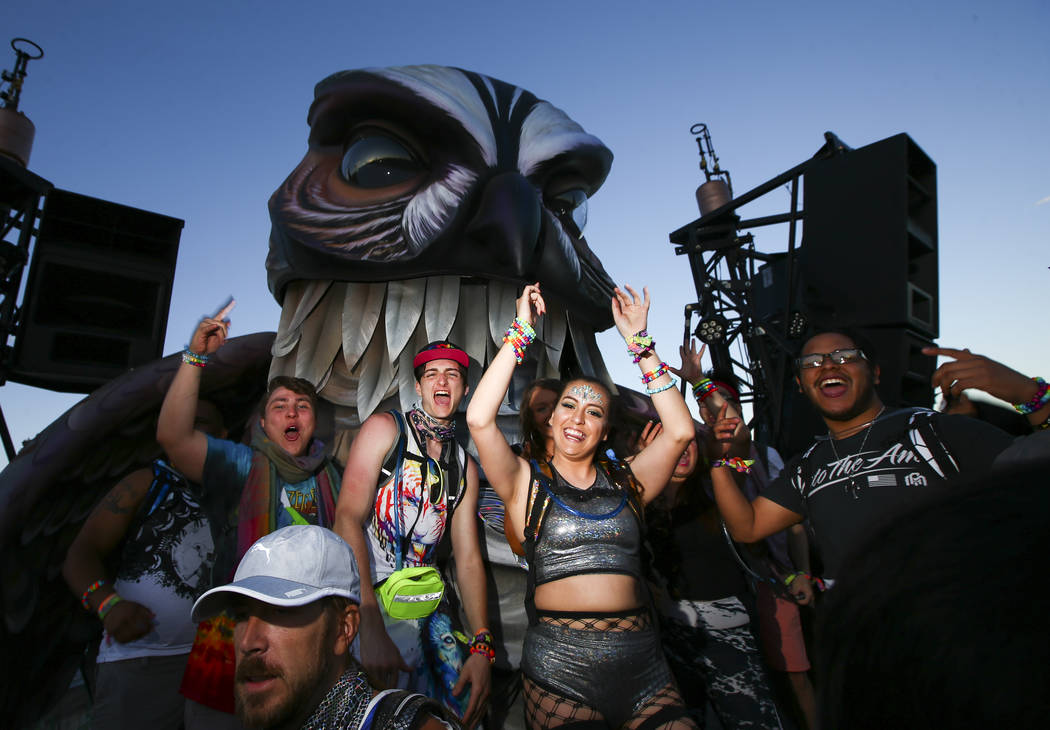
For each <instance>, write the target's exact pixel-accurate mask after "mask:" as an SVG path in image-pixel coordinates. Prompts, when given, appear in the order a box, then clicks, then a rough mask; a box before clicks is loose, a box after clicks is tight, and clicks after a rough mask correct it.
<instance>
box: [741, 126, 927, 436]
mask: <svg viewBox="0 0 1050 730" xmlns="http://www.w3.org/2000/svg"><path fill="white" fill-rule="evenodd" d="M803 179H804V182H803V194H804V210H805V216H804V224H803V234H802V245H801V247H800V249H799V250H798V253H797V259H796V262H795V267H794V275H793V278H794V289H795V297H794V301H796V302H797V303H798V305H797V308H796V309H797V311H798V312H800V313H801V314H802V315H804V316H805V318H806V319H807V320H808V322H809V324H810V327H809V331H810V332H814V331H819V330H820V329H824V328H828V327H831V328H835V327H851V328H854V329H858V330H860V331H861V333H862V334H863V335H864V336H865V337H867V338H868V339H869V340H870V341H871V343H872V344H873V345H874V347H875V349H876V350H877V355H876V357H877V360H878V365H879V366H880V368H881V371H882V375H881V380H880V384H879V388H878V389H879V395H880V397H881V398H882V400H883V402H885V403H886V404H887V405H889V406H926V407H929V406H930V405H931V404H932V401H933V391H932V388H931V387H930V377H931V376H932V374H933V370H934V368H935V359H934V358H931V357H927V356H925V355H923V354H922V353H921V348H922V347H924V346H926V345H930V344H932V343H933V339H934V338H936V337H937V336H938V309H937V295H938V286H937V168H936V165H935V164H934V163H933V161H932V160H931V159H930V158H929V157H928V156H927V155H926V154H925V153H924V152H923V151H922V150H921V149H920V148H919V146H918V145H917V144H915V142H914V141H913V140H912V139H911V138H910V137H909V136H908V135H906V134H898V135H896V136H894V137H890V138H888V139H884V140H881V141H879V142H875V143H873V144H870V145H868V146H866V147H862V148H859V149H856V150H849V151H846V152H844V153H842V154H839V155H836V156H833V157H829V158H827V159H824V160H820V161H818V162H816V163H815V164H813V165H812V166H811V167H810V168H809V169H808V170H807V171H806V173H805V175H804V178H803ZM771 259H772V260H770V261H769V262H768V263H766V264H764V265H763V266H762V267H760V269H759V271H758V272H757V281H756V282H755V289H754V302H755V313H756V318H758V319H764V320H766V321H770V322H777V321H780V320H781V318H783V317H785V316H790V313H786V312H784V311H783V307H784V305H783V303H784V302H785V301H786V300H787V297H786V294H787V289H788V281H787V278H788V268H789V267H788V261H787V258H786V254H785V255H782V256H780V257H777V256H773V257H771ZM801 339H803V340H804V339H805V338H804V337H803V338H801ZM801 344H802V342H801V341H799V342H798V345H800V346H801ZM783 392H784V400H783V408H782V421H781V422H782V423H784V424H787V426H788V427H787V428H786V429H785V430H784V433H782V438H781V439H780V443H779V444H778V446H779V447H780V448H781V449H782V450H784V451H786V452H787V453H794V452H796V451H798V450H799V449H801V448H803V447H804V446H805V445H807V444H808V443H809V442H810V440H811V438H812V435H813V433H817V432H823V430H824V426H823V423H822V422H821V421H820V419H819V418H818V417H817V416H816V414H815V413H814V412H813V410H812V408H811V407H810V406H809V404H808V403H806V402H805V400H804V399H803V397H802V396H801V395H800V394H799V393H798V391H797V388H796V386H795V384H794V381H793V374H792V375H789V376H788V378H787V381H786V382H785V383H784V391H783Z"/></svg>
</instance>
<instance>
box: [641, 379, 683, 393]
mask: <svg viewBox="0 0 1050 730" xmlns="http://www.w3.org/2000/svg"><path fill="white" fill-rule="evenodd" d="M676 385H678V381H677V380H675V379H674V378H673V377H672V378H671V382H670V383H664V384H663V385H659V386H657V387H655V388H649V387H647V388H646V389H645V392H646V393H648V394H649V395H656V394H657V393H663V392H664V391H665V390H670V389H671V388H673V387H675V386H676Z"/></svg>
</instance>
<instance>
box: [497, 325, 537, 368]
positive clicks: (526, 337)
mask: <svg viewBox="0 0 1050 730" xmlns="http://www.w3.org/2000/svg"><path fill="white" fill-rule="evenodd" d="M534 339H536V330H534V329H533V328H532V325H531V324H529V323H528V322H526V321H525V320H523V319H522V318H521V317H515V318H514V321H513V322H511V323H510V329H508V330H507V334H505V335H503V341H504V342H509V343H510V346H511V347H513V348H514V360H515V361H516V362H517V363H518V365H521V363H522V362H524V361H525V348H526V347H528V346H529V345H530V344H531V343H532V341H533V340H534Z"/></svg>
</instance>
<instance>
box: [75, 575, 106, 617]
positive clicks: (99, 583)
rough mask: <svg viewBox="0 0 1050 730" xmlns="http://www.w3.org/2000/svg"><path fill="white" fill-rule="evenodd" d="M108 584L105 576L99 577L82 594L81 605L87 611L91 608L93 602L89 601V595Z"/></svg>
mask: <svg viewBox="0 0 1050 730" xmlns="http://www.w3.org/2000/svg"><path fill="white" fill-rule="evenodd" d="M104 585H106V579H105V578H99V579H98V580H96V581H95V582H94V583H92V584H91V585H89V586H88V587H87V590H86V591H84V592H83V593H81V594H80V605H82V606H83V607H84V610H85V611H90V610H91V604H90V603H88V596H90V595H91V594H92V593H94V592H95V591H97V590H98V589H99V588H101V587H102V586H104Z"/></svg>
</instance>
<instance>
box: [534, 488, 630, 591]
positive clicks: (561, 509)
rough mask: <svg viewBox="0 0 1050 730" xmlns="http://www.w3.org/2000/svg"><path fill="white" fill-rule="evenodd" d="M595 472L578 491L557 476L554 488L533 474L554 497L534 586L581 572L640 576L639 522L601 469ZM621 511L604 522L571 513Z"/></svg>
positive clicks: (544, 526)
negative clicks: (589, 480)
mask: <svg viewBox="0 0 1050 730" xmlns="http://www.w3.org/2000/svg"><path fill="white" fill-rule="evenodd" d="M597 472H598V475H597V477H596V478H595V480H594V484H592V485H591V487H590V488H589V489H577V488H576V487H574V486H572V485H570V484H567V483H566V482H565V480H564V479H562V478H561V475H559V474H558V473H557V472H554V480H553V484H552V483H550V482H548V481H547V479H546V478H545V477H543V476H540V475H537V474H536V473H535V471H534V473H533V478H534V479H536V478H539V479H541V480H542V482H544V483H546V486H548V487H549V488H550V490H551V493H552V494H553V495H554V497H555V498H554V499H551V503H550V506H549V507H548V508H547V513H546V515H545V516H544V518H543V523H542V525H541V526H540V536H539V540H538V541H537V543H536V553H535V555H534V557H533V560H534V562H535V570H536V584H537V585H539V584H541V583H548V582H550V581H552V580H558V579H559V578H567V577H568V576H571V575H580V574H582V573H626V574H628V575H633V576H635V577H636V578H641V577H642V564H641V528H640V526H639V524H638V519H637V518H636V517H635V515H634V510H632V509H631V506H630V505H629V504H627V503H626V502H625V499H624V498H625V496H626V494H625V492H624V490H623V489H622V488H621V487H617V486H614V485H612V484H610V483H609V478H608V476H607V475H606V473H605V470H604V469H602V468H600V467H599V468H598V469H597ZM543 489H544V484H543V483H541V484H540V486H539V490H540V493H539V494H538V495H537V499H539V498H541V497H542V496H543ZM559 501H560V502H561V504H559ZM621 506H622V508H621V509H620V510H619V512H617V513H616V514H615V515H614V516H606V517H604V519H589V518H588V517H584V516H580V515H577V514H573V513H572V512H571V511H569V510H575V511H576V512H578V513H584V514H587V515H591V516H603V515H608V514H609V513H610V512H613V511H615V510H616V509H617V508H618V507H621ZM566 507H568V508H569V510H567V509H566Z"/></svg>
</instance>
